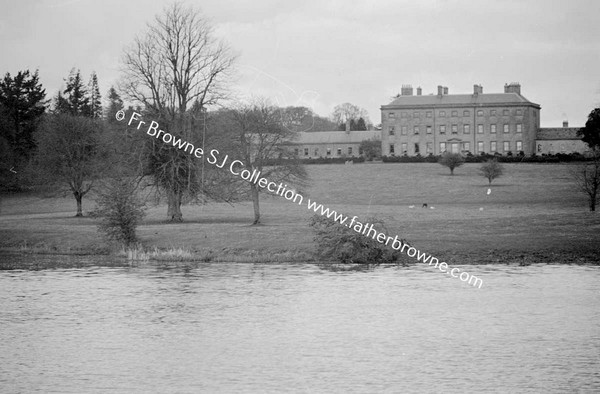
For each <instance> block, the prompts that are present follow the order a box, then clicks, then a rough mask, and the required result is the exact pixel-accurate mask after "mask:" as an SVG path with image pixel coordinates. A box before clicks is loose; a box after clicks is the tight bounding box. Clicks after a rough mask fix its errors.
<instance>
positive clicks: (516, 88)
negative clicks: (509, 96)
mask: <svg viewBox="0 0 600 394" xmlns="http://www.w3.org/2000/svg"><path fill="white" fill-rule="evenodd" d="M504 93H517V94H521V84H519V83H518V82H511V83H510V84H508V83H505V84H504Z"/></svg>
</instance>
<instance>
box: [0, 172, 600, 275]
mask: <svg viewBox="0 0 600 394" xmlns="http://www.w3.org/2000/svg"><path fill="white" fill-rule="evenodd" d="M504 166H505V168H506V175H505V176H504V177H502V178H499V179H497V180H496V181H495V183H494V184H493V185H492V186H491V188H490V189H491V192H490V193H489V194H488V185H487V181H486V180H485V179H484V178H483V177H481V176H479V175H478V168H479V165H478V164H465V165H464V166H463V167H460V168H459V169H457V170H456V174H455V175H454V176H450V175H449V174H448V172H449V171H448V170H447V169H446V168H444V167H441V166H439V165H438V164H428V163H398V164H355V165H352V166H343V165H321V166H309V167H308V171H309V174H310V176H311V178H312V185H311V187H310V188H308V189H306V190H305V191H303V193H302V194H303V196H304V197H305V201H304V203H303V205H297V204H293V203H291V202H289V201H285V200H283V199H279V198H274V197H269V196H267V195H265V196H264V197H263V199H262V200H261V211H262V213H263V219H262V220H263V223H264V224H263V225H260V226H250V225H249V224H250V223H251V221H252V206H251V204H249V203H243V204H239V205H236V206H234V207H232V206H230V205H227V204H209V205H205V206H185V207H184V208H183V214H184V220H185V221H184V222H183V223H167V222H165V220H164V218H165V215H166V207H165V206H153V207H151V208H150V209H149V210H148V215H147V217H146V219H145V221H144V223H143V225H141V226H140V227H139V229H138V235H139V237H140V239H141V240H142V243H143V245H145V247H146V249H148V250H156V251H163V252H165V253H167V252H168V251H169V250H181V251H185V252H187V253H189V254H190V255H189V256H188V257H186V258H189V259H191V260H196V261H203V260H206V259H210V260H211V261H310V260H311V259H314V257H313V256H312V251H313V250H314V244H313V234H312V231H311V229H310V228H309V227H308V221H309V218H310V217H311V216H312V215H313V214H314V213H313V212H310V211H309V210H308V209H307V208H306V200H307V198H311V199H312V200H314V201H317V202H318V203H322V204H324V205H326V206H328V207H330V208H332V209H335V210H337V211H338V212H340V213H343V214H345V215H348V216H350V217H352V216H354V215H356V216H358V217H359V218H361V219H364V218H365V217H367V216H372V215H376V216H378V217H380V218H382V219H384V220H385V222H386V224H387V227H388V229H389V233H390V235H395V234H398V235H399V236H400V237H403V238H405V239H407V240H408V241H409V242H410V243H411V244H412V245H414V246H415V247H417V248H418V249H420V250H422V251H425V252H427V253H431V254H434V255H436V256H438V257H440V259H441V260H445V261H447V262H448V263H451V264H474V263H478V264H486V263H505V262H508V263H519V264H530V263H540V262H542V263H545V262H549V263H561V262H566V263H599V262H600V261H599V260H600V236H599V235H598V234H600V216H599V215H598V214H593V213H590V212H588V211H587V208H586V202H585V199H584V196H583V195H581V194H579V193H578V192H576V191H575V187H574V184H573V183H572V182H571V180H570V176H569V172H568V171H569V168H570V165H568V164H505V165H504ZM423 203H427V204H428V208H422V205H423ZM74 206H75V203H74V200H73V199H71V198H65V199H62V198H55V199H41V198H37V197H34V196H19V195H16V196H3V197H2V202H1V205H0V250H2V251H18V252H32V253H69V254H114V255H118V248H115V247H114V246H110V245H108V244H107V243H106V242H105V240H104V239H103V238H102V236H101V235H100V234H99V233H98V232H97V229H96V223H97V222H96V220H95V219H92V218H89V217H83V218H76V217H74ZM92 207H93V203H92V201H90V200H87V201H86V200H84V211H85V210H88V211H89V210H91V209H92ZM411 207H413V208H411ZM432 207H433V208H434V209H431V208H432ZM359 220H360V219H359ZM167 254H168V253H167ZM160 258H163V257H160V253H159V252H156V254H155V256H154V257H152V258H151V259H160Z"/></svg>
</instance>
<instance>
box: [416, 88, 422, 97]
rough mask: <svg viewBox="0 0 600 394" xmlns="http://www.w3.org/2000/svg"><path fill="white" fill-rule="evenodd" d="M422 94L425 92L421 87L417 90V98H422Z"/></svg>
mask: <svg viewBox="0 0 600 394" xmlns="http://www.w3.org/2000/svg"><path fill="white" fill-rule="evenodd" d="M421 93H423V90H422V89H421V87H420V86H419V87H418V88H417V96H420V95H421Z"/></svg>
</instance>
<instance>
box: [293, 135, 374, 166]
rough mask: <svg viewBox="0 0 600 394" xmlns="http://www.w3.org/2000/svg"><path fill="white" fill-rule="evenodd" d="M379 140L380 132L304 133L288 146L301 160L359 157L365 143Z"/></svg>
mask: <svg viewBox="0 0 600 394" xmlns="http://www.w3.org/2000/svg"><path fill="white" fill-rule="evenodd" d="M379 138H380V131H379V130H358V131H318V132H303V133H298V135H297V138H296V139H295V140H293V141H290V142H289V143H288V144H286V146H287V147H288V149H291V150H292V152H294V153H295V154H296V155H297V156H298V157H299V158H301V159H315V158H319V157H330V158H339V157H359V156H361V155H362V152H361V151H360V145H361V143H362V142H363V141H365V140H379Z"/></svg>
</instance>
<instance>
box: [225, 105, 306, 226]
mask: <svg viewBox="0 0 600 394" xmlns="http://www.w3.org/2000/svg"><path fill="white" fill-rule="evenodd" d="M230 116H231V119H232V123H231V126H232V132H233V140H234V144H235V146H236V152H235V153H234V156H235V157H239V159H240V160H241V161H243V163H244V167H243V169H244V170H247V171H249V172H250V173H253V172H254V171H255V170H256V171H257V172H260V174H261V175H260V177H261V178H265V179H267V180H268V181H269V182H272V183H275V184H277V189H279V190H280V191H281V192H283V189H281V188H279V184H280V183H282V182H285V186H284V187H285V188H286V190H293V191H294V193H298V191H296V190H297V189H298V188H299V187H302V186H304V185H305V184H306V180H307V174H306V171H305V169H304V167H303V166H302V165H301V164H300V161H299V159H298V157H296V156H295V155H294V153H293V152H292V151H291V149H290V148H289V145H288V144H289V142H290V141H292V140H293V139H294V137H295V136H296V134H297V132H294V131H292V130H290V129H289V128H287V127H285V126H284V125H283V124H282V121H281V119H282V113H281V109H280V108H277V107H274V106H272V105H270V104H269V103H268V101H266V100H264V99H255V100H254V101H253V102H252V103H251V104H245V105H239V106H238V107H237V108H235V109H234V110H231V111H230ZM235 171H237V172H239V171H242V167H239V168H237V169H235ZM269 185H271V189H274V188H275V186H272V184H271V183H269V184H268V185H264V184H263V186H261V185H260V184H259V183H256V182H245V181H244V182H243V185H242V187H244V188H245V189H246V190H247V191H248V193H249V194H250V197H251V199H252V203H253V207H254V221H253V224H259V223H260V203H259V193H260V192H261V191H263V190H264V189H265V188H268V187H269ZM294 188H295V189H296V190H294ZM271 192H272V190H271ZM280 195H282V194H280Z"/></svg>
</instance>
